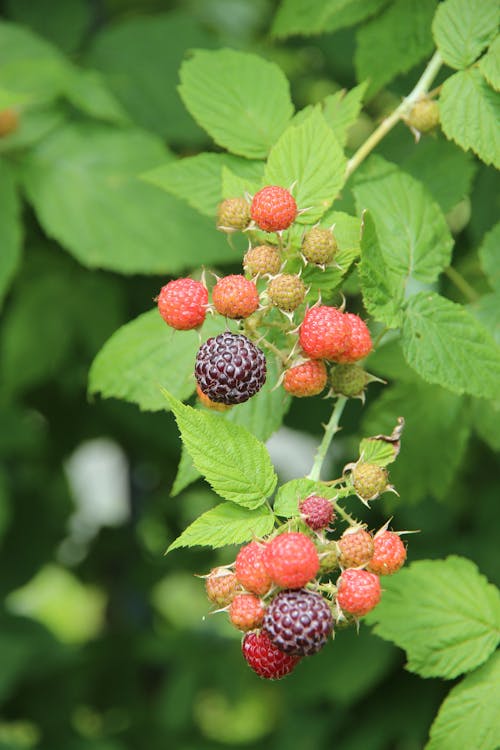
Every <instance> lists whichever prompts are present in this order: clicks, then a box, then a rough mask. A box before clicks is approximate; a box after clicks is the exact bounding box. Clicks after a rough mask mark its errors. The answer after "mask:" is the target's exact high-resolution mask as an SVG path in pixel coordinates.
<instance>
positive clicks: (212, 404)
mask: <svg viewBox="0 0 500 750" xmlns="http://www.w3.org/2000/svg"><path fill="white" fill-rule="evenodd" d="M196 394H197V396H198V399H199V401H200V403H201V404H203V406H205V407H206V408H207V409H211V410H212V411H228V410H229V409H230V408H231V407H230V406H229V404H219V403H218V402H217V401H212V399H211V398H208V396H205V394H204V393H203V391H202V390H201V388H200V386H199V385H198V383H196Z"/></svg>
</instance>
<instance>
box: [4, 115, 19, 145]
mask: <svg viewBox="0 0 500 750" xmlns="http://www.w3.org/2000/svg"><path fill="white" fill-rule="evenodd" d="M18 127H19V115H18V113H17V112H16V110H15V109H10V108H9V109H2V111H1V112H0V138H3V136H5V135H10V133H13V132H14V131H15V130H17V128H18Z"/></svg>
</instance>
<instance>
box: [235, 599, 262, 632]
mask: <svg viewBox="0 0 500 750" xmlns="http://www.w3.org/2000/svg"><path fill="white" fill-rule="evenodd" d="M229 619H230V620H231V622H232V623H233V625H234V627H235V628H238V630H253V629H254V628H258V627H259V625H260V624H261V622H262V620H263V619H264V606H263V604H262V602H261V600H260V599H259V598H258V597H257V596H254V595H253V594H238V596H235V597H234V599H233V601H232V602H231V606H230V607H229Z"/></svg>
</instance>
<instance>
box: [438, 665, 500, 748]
mask: <svg viewBox="0 0 500 750" xmlns="http://www.w3.org/2000/svg"><path fill="white" fill-rule="evenodd" d="M499 695H500V653H496V654H493V655H492V656H491V658H490V659H488V661H487V662H486V664H483V666H482V667H481V668H480V669H478V670H476V671H475V672H473V673H472V674H469V675H467V677H466V678H465V679H464V680H462V682H460V683H459V684H458V685H455V687H454V688H453V689H452V690H450V692H449V693H448V695H447V696H446V698H445V700H444V701H443V703H442V704H441V707H440V709H439V712H438V715H437V716H436V718H435V719H434V722H433V724H432V726H431V730H430V739H429V742H428V743H427V744H426V746H425V750H456V749H457V748H458V747H470V748H474V750H497V748H498V738H499V737H500V712H499V710H498V696H499Z"/></svg>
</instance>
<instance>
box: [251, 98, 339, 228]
mask: <svg viewBox="0 0 500 750" xmlns="http://www.w3.org/2000/svg"><path fill="white" fill-rule="evenodd" d="M345 165H346V161H345V157H344V154H343V152H342V149H341V147H340V145H339V143H338V141H337V139H336V138H335V136H334V134H333V132H332V130H331V129H330V128H329V127H328V125H327V124H326V121H325V118H324V116H323V115H322V113H321V110H320V108H319V107H317V108H316V109H315V110H314V111H313V112H312V114H311V115H310V116H309V117H308V118H307V119H306V120H305V121H304V122H303V123H302V124H301V125H298V126H293V125H291V126H290V127H289V128H288V129H287V130H285V132H284V133H283V135H282V136H281V138H280V139H279V141H278V142H277V143H276V145H275V146H273V148H272V149H271V153H270V154H269V159H268V162H267V167H266V171H265V180H266V182H267V183H268V184H271V185H281V186H282V187H284V188H287V189H290V187H291V186H292V185H293V184H294V183H295V182H296V187H295V188H294V191H293V193H294V196H295V199H296V201H297V205H298V207H299V209H307V211H305V213H303V214H301V215H299V216H297V219H296V221H297V223H298V224H314V223H315V222H316V221H318V219H320V218H321V216H322V215H323V214H324V213H325V211H326V210H327V209H328V208H329V207H330V205H331V203H332V202H333V201H334V200H335V198H336V197H337V195H338V193H339V191H340V189H341V187H342V185H343V184H344V173H345Z"/></svg>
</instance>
